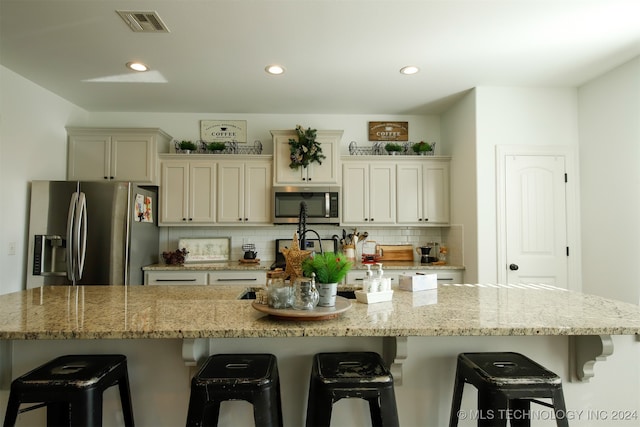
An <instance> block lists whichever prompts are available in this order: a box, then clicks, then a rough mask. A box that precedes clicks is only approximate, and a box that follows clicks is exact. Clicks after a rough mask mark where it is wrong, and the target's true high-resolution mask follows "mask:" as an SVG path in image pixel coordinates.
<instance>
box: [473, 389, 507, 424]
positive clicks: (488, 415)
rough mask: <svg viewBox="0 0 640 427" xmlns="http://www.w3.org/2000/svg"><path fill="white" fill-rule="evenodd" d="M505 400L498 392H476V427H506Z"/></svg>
mask: <svg viewBox="0 0 640 427" xmlns="http://www.w3.org/2000/svg"><path fill="white" fill-rule="evenodd" d="M506 410H507V398H506V397H505V396H504V395H503V394H502V393H500V392H495V391H491V390H478V414H477V415H478V427H506V426H507V414H506V412H507V411H506Z"/></svg>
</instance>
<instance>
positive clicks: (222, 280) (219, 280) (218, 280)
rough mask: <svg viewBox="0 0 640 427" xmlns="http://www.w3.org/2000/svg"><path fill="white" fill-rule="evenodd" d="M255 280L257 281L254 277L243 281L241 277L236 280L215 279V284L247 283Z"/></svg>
mask: <svg viewBox="0 0 640 427" xmlns="http://www.w3.org/2000/svg"><path fill="white" fill-rule="evenodd" d="M256 280H258V279H256V278H255V277H252V278H248V279H247V278H245V279H243V278H242V277H239V278H237V279H216V282H241V281H242V282H248V281H252V282H255V281H256Z"/></svg>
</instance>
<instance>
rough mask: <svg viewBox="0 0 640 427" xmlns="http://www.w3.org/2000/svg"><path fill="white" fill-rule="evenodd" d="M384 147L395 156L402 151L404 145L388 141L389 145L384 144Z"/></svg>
mask: <svg viewBox="0 0 640 427" xmlns="http://www.w3.org/2000/svg"><path fill="white" fill-rule="evenodd" d="M384 149H385V150H387V153H389V154H391V155H392V156H394V155H396V154H397V153H398V152H400V151H402V145H400V144H397V143H395V142H388V143H387V145H385V146H384Z"/></svg>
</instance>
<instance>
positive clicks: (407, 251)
mask: <svg viewBox="0 0 640 427" xmlns="http://www.w3.org/2000/svg"><path fill="white" fill-rule="evenodd" d="M379 250H382V256H381V257H380V261H411V262H413V252H414V250H415V249H413V245H376V252H377V253H379Z"/></svg>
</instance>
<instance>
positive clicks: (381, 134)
mask: <svg viewBox="0 0 640 427" xmlns="http://www.w3.org/2000/svg"><path fill="white" fill-rule="evenodd" d="M408 140H409V122H369V141H408Z"/></svg>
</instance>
